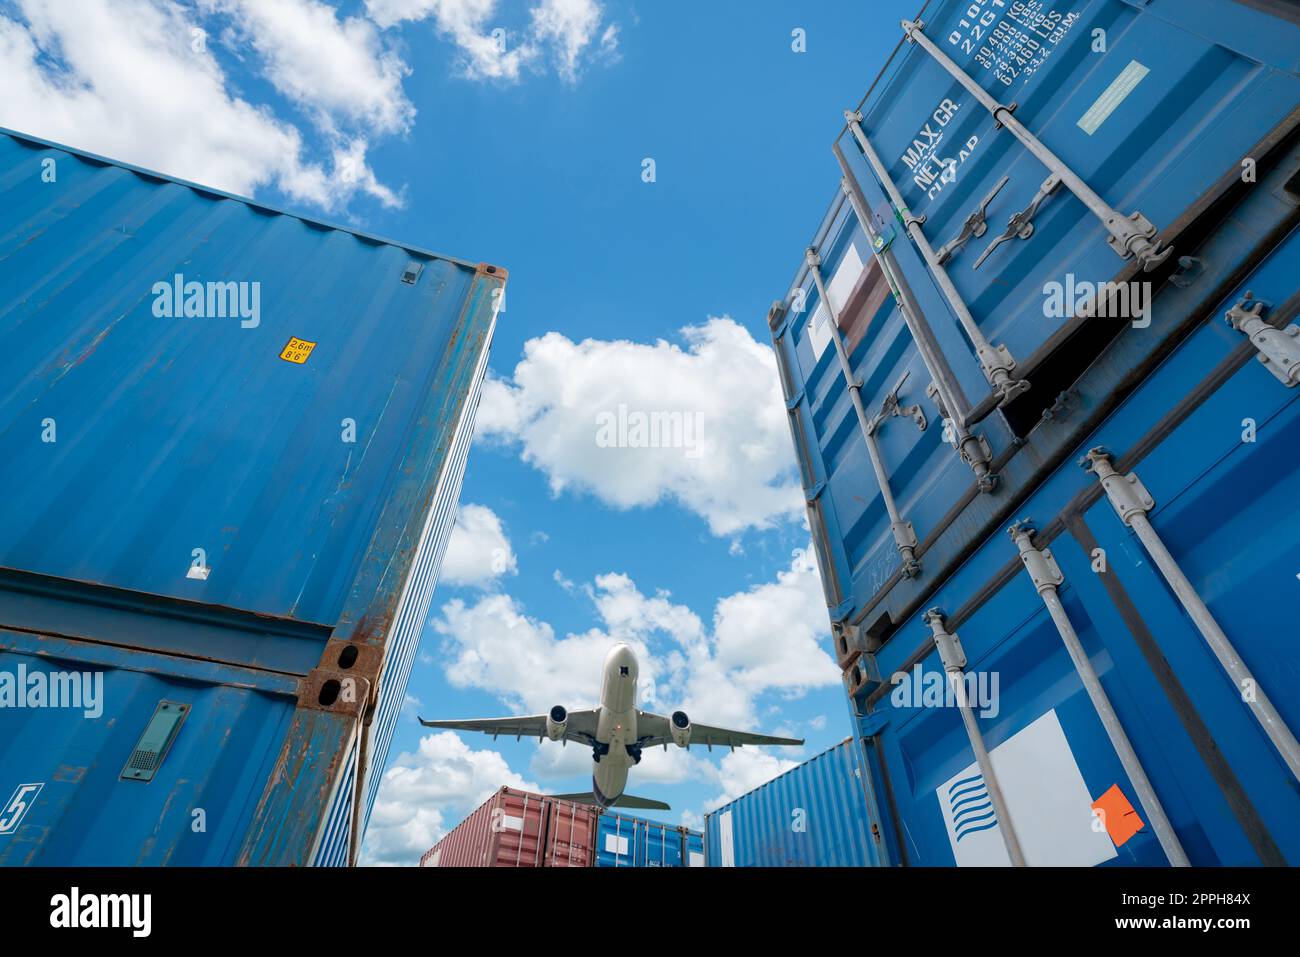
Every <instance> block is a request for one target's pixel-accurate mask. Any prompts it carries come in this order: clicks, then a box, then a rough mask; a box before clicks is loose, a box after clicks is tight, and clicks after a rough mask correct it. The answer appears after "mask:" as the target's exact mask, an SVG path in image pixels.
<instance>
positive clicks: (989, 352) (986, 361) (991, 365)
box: [844, 110, 1029, 405]
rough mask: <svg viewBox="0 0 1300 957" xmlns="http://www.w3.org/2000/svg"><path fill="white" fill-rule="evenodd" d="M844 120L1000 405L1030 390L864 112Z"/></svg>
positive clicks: (850, 113) (850, 112)
mask: <svg viewBox="0 0 1300 957" xmlns="http://www.w3.org/2000/svg"><path fill="white" fill-rule="evenodd" d="M844 121H845V122H846V123H847V124H848V127H849V130H850V131H851V132H852V133H853V138H854V139H856V140H857V142H858V146H859V147H861V149H862V153H863V155H864V156H866V158H867V162H868V163H870V164H871V168H872V169H873V170H874V171H875V173H876V178H877V179H879V180H880V184H881V185H882V186H883V187H884V188H885V193H886V194H887V195H888V196H889V201H890V202H891V203H892V204H893V206H894V209H895V211H896V212H897V213H898V216H899V218H900V219H901V220H902V223H903V225H904V226H905V227H907V233H908V235H909V236H911V237H912V242H914V243H915V244H916V248H917V250H918V251H919V252H920V253H921V258H922V259H924V260H925V262H926V265H927V266H929V267H930V272H931V274H932V275H933V276H934V281H935V283H936V285H938V287H939V291H940V292H942V293H943V296H944V298H945V299H947V300H948V304H949V305H950V306H951V307H952V311H953V312H954V313H955V314H956V316H957V321H958V322H959V323H960V324H961V327H962V329H964V330H965V332H966V336H967V338H968V339H970V342H971V344H972V345H973V346H974V347H975V355H976V357H977V358H978V359H979V363H980V369H981V371H983V373H984V378H986V379H987V380H988V381H989V384H990V385H991V386H992V387H993V392H994V394H996V395H997V397H998V405H1006V404H1007V403H1008V402H1010V401H1011V400H1012V399H1014V398H1015V397H1016V396H1018V395H1020V394H1021V393H1022V392H1026V391H1028V389H1029V383H1028V382H1026V381H1025V380H1024V379H1017V378H1015V377H1014V376H1012V374H1011V373H1012V372H1013V371H1015V368H1016V360H1015V359H1013V358H1012V357H1011V353H1010V352H1009V351H1007V347H1006V346H993V345H990V344H989V341H988V339H986V338H985V337H984V333H983V332H982V331H981V330H980V327H979V325H978V324H977V323H976V322H975V317H974V316H972V315H971V311H970V309H969V308H968V307H967V306H966V301H965V300H964V299H962V297H961V293H960V292H958V291H957V287H956V286H955V285H953V281H952V278H951V277H950V276H949V275H948V270H947V269H945V268H944V266H943V264H942V263H941V262H940V261H939V256H938V254H937V253H936V252H935V251H934V247H932V246H931V245H930V240H928V239H926V237H925V232H924V230H922V229H921V224H922V223H924V222H925V217H924V216H913V215H912V213H911V211H910V210H909V209H908V208H907V205H906V204H905V203H904V202H903V195H902V194H901V193H900V192H899V191H898V186H896V185H895V183H894V181H893V180H892V179H891V178H890V176H889V171H888V170H887V169H885V164H884V163H883V162H881V159H880V154H879V153H877V152H876V148H875V147H874V146H872V145H871V141H870V140H868V139H867V134H866V133H864V132H863V130H862V114H861V113H858V112H855V111H853V110H845V111H844Z"/></svg>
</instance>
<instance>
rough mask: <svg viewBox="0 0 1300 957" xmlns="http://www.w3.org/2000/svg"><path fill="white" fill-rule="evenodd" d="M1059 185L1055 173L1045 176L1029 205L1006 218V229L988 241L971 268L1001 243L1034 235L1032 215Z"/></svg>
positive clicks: (975, 267)
mask: <svg viewBox="0 0 1300 957" xmlns="http://www.w3.org/2000/svg"><path fill="white" fill-rule="evenodd" d="M1060 185H1061V177H1060V176H1058V175H1057V174H1056V173H1053V174H1052V175H1051V176H1049V177H1047V179H1045V180H1044V181H1043V185H1042V186H1041V187H1039V189H1038V192H1037V194H1035V196H1034V198H1033V200H1032V201H1030V203H1029V205H1028V206H1026V207H1025V208H1024V209H1022V210H1021V211H1020V212H1018V213H1015V214H1014V215H1013V216H1012V217H1011V218H1010V219H1008V220H1007V228H1006V231H1005V232H1003V234H1002V235H1001V236H999V237H998V238H997V239H995V240H993V242H991V243H989V247H988V249H986V250H984V252H983V253H982V254H981V255H980V258H979V259H977V260H975V265H974V266H972V267H971V268H972V269H979V268H980V266H982V265H984V260H986V259H988V258H989V256H990V255H991V254H992V253H993V250H995V249H997V248H998V247H999V246H1001V245H1002V244H1003V243H1009V242H1011V240H1013V239H1028V238H1029V237H1030V236H1032V235H1034V217H1035V216H1037V215H1038V211H1039V209H1041V208H1042V205H1043V203H1045V202H1047V197H1049V196H1051V195H1052V194H1053V193H1054V192H1056V187H1058V186H1060Z"/></svg>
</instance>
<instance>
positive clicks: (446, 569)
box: [439, 504, 518, 586]
mask: <svg viewBox="0 0 1300 957" xmlns="http://www.w3.org/2000/svg"><path fill="white" fill-rule="evenodd" d="M517 570H518V562H517V560H516V558H515V553H514V549H512V548H511V547H510V539H508V538H507V537H506V533H505V529H504V528H503V527H502V525H501V519H500V518H499V517H498V516H497V514H496V512H494V511H492V509H490V508H487V507H486V506H483V505H468V504H467V505H462V506H461V507H460V513H459V514H458V515H457V516H456V526H455V528H453V529H452V532H451V540H450V541H449V542H448V543H447V554H446V556H445V557H444V558H443V560H442V571H441V573H440V575H439V580H440V581H443V582H446V583H447V584H449V585H477V586H486V585H490V584H491V583H492V582H494V581H496V580H497V579H498V578H500V577H501V576H502V575H513V574H514V573H515V572H516V571H517Z"/></svg>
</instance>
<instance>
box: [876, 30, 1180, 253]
mask: <svg viewBox="0 0 1300 957" xmlns="http://www.w3.org/2000/svg"><path fill="white" fill-rule="evenodd" d="M902 27H903V32H904V34H906V37H907V39H908V40H910V41H912V42H913V43H915V44H916V45H917V46H919V47H921V49H923V50H925V52H926V53H928V54H930V56H931V57H932V58H933V59H934V60H935V61H936V62H937V63H938V64H939V65H940V66H941V67H943V68H944V69H945V70H947V71H948V73H949V75H950V76H952V78H953V79H955V80H956V81H957V82H958V83H960V84H961V85H962V86H963V87H965V88H966V91H967V92H968V93H970V95H971V96H973V97H975V99H976V100H978V101H979V103H980V105H981V106H983V107H984V109H986V110H988V111H989V114H990V115H991V116H992V117H993V120H994V122H995V123H997V124H998V125H999V126H1005V127H1006V128H1007V129H1008V130H1009V131H1010V132H1011V135H1012V136H1014V137H1015V138H1016V139H1018V140H1020V142H1021V143H1023V144H1024V146H1025V148H1026V149H1028V150H1029V152H1031V153H1033V154H1034V156H1035V157H1036V158H1037V159H1038V161H1039V162H1040V163H1042V164H1043V165H1044V166H1046V167H1047V168H1048V170H1049V171H1051V173H1052V174H1053V175H1055V176H1059V177H1060V179H1061V182H1062V183H1064V184H1065V186H1066V188H1067V189H1069V190H1070V192H1072V193H1073V194H1074V195H1075V196H1077V197H1078V198H1079V200H1080V201H1081V202H1082V203H1083V205H1085V206H1087V207H1088V210H1089V211H1090V212H1091V213H1092V214H1093V215H1094V216H1096V217H1097V218H1098V219H1099V220H1101V224H1102V225H1103V226H1105V227H1106V231H1107V232H1108V233H1110V238H1109V239H1108V240H1107V243H1109V245H1110V247H1111V249H1113V250H1114V251H1115V253H1116V254H1117V255H1119V256H1121V257H1122V258H1124V259H1130V258H1132V257H1134V256H1136V257H1137V260H1138V262H1139V263H1141V265H1142V271H1143V272H1150V271H1151V270H1153V269H1155V268H1156V267H1157V266H1159V265H1160V264H1161V263H1162V262H1164V261H1165V260H1166V259H1167V258H1168V257H1169V254H1170V253H1171V252H1172V251H1173V250H1172V248H1171V247H1168V246H1166V247H1164V248H1163V249H1162V248H1160V243H1159V241H1158V240H1156V238H1155V237H1156V233H1157V232H1158V230H1157V229H1156V227H1155V225H1154V224H1153V223H1152V222H1151V221H1150V220H1149V219H1147V218H1146V217H1145V216H1143V215H1142V214H1141V213H1133V214H1132V215H1131V216H1125V215H1124V214H1123V213H1121V212H1120V211H1119V210H1117V209H1115V208H1114V207H1113V206H1111V205H1110V204H1109V203H1107V202H1106V201H1105V200H1104V199H1102V198H1101V197H1100V196H1099V195H1098V194H1097V193H1096V191H1094V190H1093V189H1092V187H1091V186H1089V185H1088V184H1087V183H1085V182H1084V181H1083V179H1082V178H1081V177H1080V176H1079V175H1078V174H1077V173H1075V172H1074V170H1072V169H1070V167H1068V166H1066V165H1065V162H1064V161H1063V160H1062V159H1061V158H1060V157H1059V156H1057V155H1056V154H1055V153H1053V152H1052V151H1051V150H1049V149H1048V148H1047V147H1046V146H1045V145H1043V142H1042V140H1040V139H1039V138H1038V137H1037V136H1035V135H1034V134H1033V133H1031V132H1029V129H1028V128H1027V127H1026V126H1025V125H1024V124H1023V123H1021V122H1020V121H1019V120H1017V119H1016V118H1015V116H1013V115H1012V113H1013V111H1014V110H1015V104H1012V105H1011V106H1004V105H1003V104H1001V103H999V102H998V101H997V100H995V99H994V98H993V97H992V96H990V95H989V94H988V93H987V92H985V90H984V88H983V87H982V86H980V85H979V84H978V83H977V82H975V80H973V79H972V78H971V77H970V76H969V75H967V73H966V71H965V70H963V69H962V68H961V67H960V66H958V65H957V64H956V63H955V62H953V60H952V58H951V57H949V56H948V54H946V53H944V52H943V50H941V49H939V47H937V46H936V45H935V43H934V41H933V40H931V39H930V38H929V37H928V36H926V35H925V34H924V33H923V32H922V30H923V29H924V27H925V24H924V23H921V22H920V21H916V22H913V21H911V20H904V21H902Z"/></svg>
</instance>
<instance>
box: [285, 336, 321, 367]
mask: <svg viewBox="0 0 1300 957" xmlns="http://www.w3.org/2000/svg"><path fill="white" fill-rule="evenodd" d="M315 348H316V343H314V342H308V341H307V340H306V339H299V338H296V337H294V336H290V337H289V344H288V345H287V346H285V347H284V348H283V349H281V350H280V358H281V359H283V360H285V361H286V362H296V363H298V365H302V364H303V363H304V362H306V361H307V357H308V356H309V355H311V351H312V350H313V349H315Z"/></svg>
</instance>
